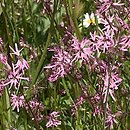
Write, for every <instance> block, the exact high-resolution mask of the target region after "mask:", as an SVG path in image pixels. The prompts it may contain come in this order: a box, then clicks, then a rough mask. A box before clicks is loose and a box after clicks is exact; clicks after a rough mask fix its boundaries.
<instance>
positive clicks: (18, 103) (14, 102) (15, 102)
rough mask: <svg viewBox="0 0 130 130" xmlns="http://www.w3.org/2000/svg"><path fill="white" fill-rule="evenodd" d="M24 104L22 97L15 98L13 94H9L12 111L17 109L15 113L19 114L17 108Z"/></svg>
mask: <svg viewBox="0 0 130 130" xmlns="http://www.w3.org/2000/svg"><path fill="white" fill-rule="evenodd" d="M24 104H25V99H24V96H23V95H22V96H17V95H15V94H11V106H12V107H13V108H12V110H14V109H15V108H16V109H17V112H19V108H20V107H23V106H24Z"/></svg>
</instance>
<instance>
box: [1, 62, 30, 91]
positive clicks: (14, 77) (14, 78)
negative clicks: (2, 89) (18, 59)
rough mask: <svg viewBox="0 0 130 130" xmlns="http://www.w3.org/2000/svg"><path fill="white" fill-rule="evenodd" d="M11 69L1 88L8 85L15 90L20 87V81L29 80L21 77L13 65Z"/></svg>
mask: <svg viewBox="0 0 130 130" xmlns="http://www.w3.org/2000/svg"><path fill="white" fill-rule="evenodd" d="M12 67H13V68H12V70H11V71H10V73H9V75H8V78H7V82H6V83H5V84H3V86H7V85H9V84H10V88H11V87H12V86H14V87H15V88H16V89H17V88H18V86H19V85H20V81H21V80H27V81H29V78H26V77H23V73H21V72H20V71H19V70H18V69H16V68H15V65H14V64H12Z"/></svg>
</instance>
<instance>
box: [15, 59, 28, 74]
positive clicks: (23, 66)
mask: <svg viewBox="0 0 130 130" xmlns="http://www.w3.org/2000/svg"><path fill="white" fill-rule="evenodd" d="M15 68H17V69H18V70H22V72H23V73H24V70H25V69H28V68H29V64H28V62H27V61H26V60H25V59H24V58H20V59H18V61H17V63H16V65H15Z"/></svg>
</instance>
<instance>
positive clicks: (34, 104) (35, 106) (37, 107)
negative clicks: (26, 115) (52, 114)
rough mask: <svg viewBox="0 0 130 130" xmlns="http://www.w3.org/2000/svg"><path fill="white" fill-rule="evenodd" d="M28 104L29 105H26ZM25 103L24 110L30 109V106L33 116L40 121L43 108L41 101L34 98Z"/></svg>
mask: <svg viewBox="0 0 130 130" xmlns="http://www.w3.org/2000/svg"><path fill="white" fill-rule="evenodd" d="M28 104H29V106H28ZM28 104H26V110H27V112H29V111H30V109H29V107H30V108H31V111H32V112H33V114H34V115H35V118H36V120H37V121H38V122H41V121H42V120H43V115H42V110H43V105H42V103H41V102H39V101H38V100H37V99H36V98H35V99H33V100H31V101H29V103H28ZM32 120H34V118H32Z"/></svg>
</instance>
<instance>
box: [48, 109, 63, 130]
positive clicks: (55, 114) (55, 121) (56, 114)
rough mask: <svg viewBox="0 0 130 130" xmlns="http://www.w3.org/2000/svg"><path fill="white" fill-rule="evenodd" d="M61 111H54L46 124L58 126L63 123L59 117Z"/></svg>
mask: <svg viewBox="0 0 130 130" xmlns="http://www.w3.org/2000/svg"><path fill="white" fill-rule="evenodd" d="M59 116H60V115H59V112H56V111H53V112H52V113H51V114H50V115H49V116H48V117H47V118H48V122H47V124H46V127H47V128H49V127H54V126H55V127H57V126H58V125H61V121H60V120H58V119H57V117H59Z"/></svg>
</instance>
